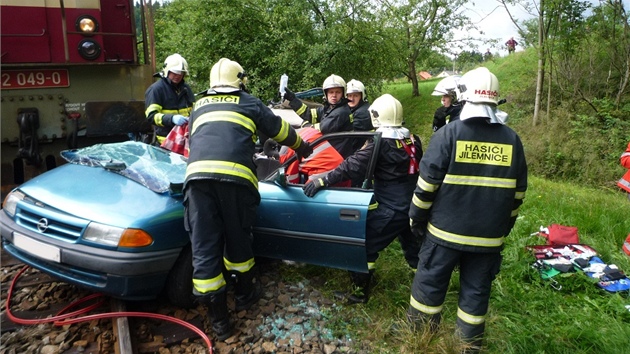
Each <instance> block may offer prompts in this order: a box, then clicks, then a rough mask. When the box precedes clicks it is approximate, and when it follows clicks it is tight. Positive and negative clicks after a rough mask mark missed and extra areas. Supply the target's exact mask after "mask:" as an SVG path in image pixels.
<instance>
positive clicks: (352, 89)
mask: <svg viewBox="0 0 630 354" xmlns="http://www.w3.org/2000/svg"><path fill="white" fill-rule="evenodd" d="M357 92H358V93H361V100H362V101H367V95H366V94H365V85H363V83H362V82H361V81H359V80H355V79H352V80H350V81H348V86H347V88H346V96H347V95H348V94H349V93H357Z"/></svg>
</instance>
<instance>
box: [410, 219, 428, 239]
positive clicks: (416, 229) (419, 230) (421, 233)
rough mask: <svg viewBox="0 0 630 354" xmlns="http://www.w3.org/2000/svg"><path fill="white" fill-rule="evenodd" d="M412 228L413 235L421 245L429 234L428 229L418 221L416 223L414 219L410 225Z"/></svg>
mask: <svg viewBox="0 0 630 354" xmlns="http://www.w3.org/2000/svg"><path fill="white" fill-rule="evenodd" d="M409 225H410V227H411V233H412V234H413V235H414V236H415V237H416V238H417V239H418V240H419V241H420V243H421V244H422V242H423V241H424V238H425V237H426V233H427V227H426V225H424V224H421V223H419V222H417V221H415V220H414V219H410V223H409Z"/></svg>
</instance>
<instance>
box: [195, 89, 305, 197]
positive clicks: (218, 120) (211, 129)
mask: <svg viewBox="0 0 630 354" xmlns="http://www.w3.org/2000/svg"><path fill="white" fill-rule="evenodd" d="M189 124H190V141H189V146H190V152H189V158H188V166H187V168H186V180H185V181H186V182H188V181H190V180H191V179H201V178H209V179H215V180H220V181H226V182H233V183H241V184H244V185H246V186H248V187H251V188H252V190H253V191H254V192H255V193H256V194H258V178H257V177H256V166H255V164H254V160H253V156H254V152H255V148H256V145H255V142H256V140H257V136H256V131H257V130H260V131H261V132H262V133H263V134H266V135H267V136H270V137H271V138H272V139H273V140H275V141H277V142H278V143H280V144H282V145H287V146H289V147H291V148H292V149H296V148H298V147H300V146H301V144H302V139H301V138H300V137H299V135H297V133H296V132H295V130H294V129H293V128H292V127H291V126H290V125H289V123H288V122H286V121H284V120H282V118H280V117H278V116H276V115H275V114H274V113H273V111H271V109H270V108H269V107H267V106H265V105H264V104H263V103H262V101H260V100H259V99H258V98H255V97H254V96H251V95H250V94H248V93H246V92H244V91H235V92H231V93H217V92H214V91H208V93H206V95H205V96H204V97H202V98H200V99H198V100H197V102H195V107H194V110H193V113H192V117H191V120H190V123H189ZM186 182H185V183H186Z"/></svg>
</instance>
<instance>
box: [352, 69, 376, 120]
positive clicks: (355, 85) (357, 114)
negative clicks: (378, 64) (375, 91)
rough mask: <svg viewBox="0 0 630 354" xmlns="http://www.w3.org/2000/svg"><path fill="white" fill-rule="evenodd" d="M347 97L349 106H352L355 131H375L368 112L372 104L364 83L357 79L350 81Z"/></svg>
mask: <svg viewBox="0 0 630 354" xmlns="http://www.w3.org/2000/svg"><path fill="white" fill-rule="evenodd" d="M346 97H347V98H348V106H350V111H351V112H352V118H353V120H352V123H353V126H354V130H356V131H369V130H374V126H372V118H371V117H370V112H368V107H369V106H370V102H369V101H368V99H367V94H366V92H365V86H364V85H363V83H362V82H361V81H359V80H355V79H352V80H350V81H348V85H347V88H346Z"/></svg>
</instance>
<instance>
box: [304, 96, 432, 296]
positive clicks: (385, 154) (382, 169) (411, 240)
mask: <svg viewBox="0 0 630 354" xmlns="http://www.w3.org/2000/svg"><path fill="white" fill-rule="evenodd" d="M369 111H370V115H371V118H372V124H373V125H374V127H376V128H377V129H376V131H377V132H379V133H381V137H382V139H381V140H380V141H379V143H378V144H379V149H378V157H377V159H376V165H375V169H374V178H373V183H374V200H373V201H372V205H371V207H370V208H369V211H368V215H367V224H366V229H365V248H366V253H367V263H368V264H367V270H368V272H367V273H358V272H350V277H351V279H352V282H353V284H354V291H353V292H350V293H349V294H345V295H346V298H347V301H348V303H351V304H353V303H366V302H367V301H368V298H369V293H370V284H371V280H372V275H373V273H374V270H375V263H376V260H377V258H378V256H379V252H380V251H382V250H383V249H385V248H386V247H387V246H388V245H389V244H390V243H391V242H392V241H393V240H394V239H395V238H396V237H398V239H399V240H400V242H401V246H402V248H403V251H404V254H405V258H406V260H407V263H408V264H409V266H410V267H411V268H413V269H415V268H416V265H417V264H418V252H419V250H420V243H421V240H420V239H419V238H417V237H415V236H414V235H413V234H412V233H411V229H410V226H409V216H408V213H409V205H410V204H411V196H412V194H413V190H414V187H415V184H416V181H417V180H418V164H419V163H420V159H421V158H422V144H421V142H420V138H419V137H417V136H415V135H413V134H411V133H410V132H409V130H408V129H407V128H404V127H403V126H402V124H403V110H402V105H401V104H400V102H399V101H398V100H397V99H396V98H394V97H393V96H392V95H390V94H385V95H383V96H380V97H379V98H377V99H376V100H374V103H372V105H371V106H370V108H369ZM374 148H375V142H374V140H369V141H368V142H367V144H366V145H365V146H364V147H363V148H361V149H360V150H358V151H356V152H355V153H354V154H353V155H351V156H350V157H348V158H346V159H345V160H344V162H343V163H341V164H340V165H339V166H338V167H337V168H335V169H334V170H333V171H331V172H330V173H329V174H328V175H327V176H325V177H321V178H318V179H315V180H312V181H309V182H308V183H307V184H305V185H304V188H303V189H304V194H306V195H307V196H308V197H313V196H314V195H315V194H316V193H317V192H318V191H319V190H320V189H322V188H326V187H329V186H331V185H334V184H336V183H339V182H341V181H347V180H354V179H356V178H359V177H363V178H364V177H365V174H366V170H367V168H368V164H369V162H370V158H371V156H372V152H373V151H374Z"/></svg>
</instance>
